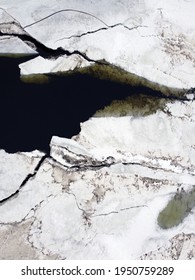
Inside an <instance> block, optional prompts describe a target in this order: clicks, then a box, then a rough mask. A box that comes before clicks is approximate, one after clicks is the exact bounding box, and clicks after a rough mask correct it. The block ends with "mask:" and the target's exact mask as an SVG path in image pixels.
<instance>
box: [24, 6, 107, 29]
mask: <svg viewBox="0 0 195 280" xmlns="http://www.w3.org/2000/svg"><path fill="white" fill-rule="evenodd" d="M63 12H75V13H80V14H84V15H88V16H91V17H93V18H95V19H97V20H98V21H100V22H101V23H103V24H104V25H105V26H108V25H107V24H106V23H105V22H104V21H103V20H101V19H100V18H98V17H96V16H95V15H92V14H90V13H87V12H84V11H80V10H76V9H63V10H60V11H57V12H54V13H52V14H50V15H48V16H46V17H44V18H42V19H40V20H37V21H36V22H33V23H30V24H28V25H25V26H24V28H28V27H30V26H33V25H35V24H37V23H39V22H42V21H44V20H46V19H48V18H50V17H52V16H54V15H56V14H59V13H63Z"/></svg>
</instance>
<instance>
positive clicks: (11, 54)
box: [0, 53, 37, 58]
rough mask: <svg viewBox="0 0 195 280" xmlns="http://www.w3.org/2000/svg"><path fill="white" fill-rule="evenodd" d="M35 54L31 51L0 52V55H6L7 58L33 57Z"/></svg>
mask: <svg viewBox="0 0 195 280" xmlns="http://www.w3.org/2000/svg"><path fill="white" fill-rule="evenodd" d="M36 56H37V54H33V53H0V57H7V58H25V57H26V58H29V57H30V58H34V57H36Z"/></svg>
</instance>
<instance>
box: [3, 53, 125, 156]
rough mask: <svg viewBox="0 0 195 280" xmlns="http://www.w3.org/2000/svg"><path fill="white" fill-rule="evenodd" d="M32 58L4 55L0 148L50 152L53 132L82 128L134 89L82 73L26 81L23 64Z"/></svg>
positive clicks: (68, 133) (66, 134) (66, 133)
mask: <svg viewBox="0 0 195 280" xmlns="http://www.w3.org/2000/svg"><path fill="white" fill-rule="evenodd" d="M28 59H29V57H28V58H25V57H23V58H17V57H15V58H14V57H0V106H1V107H0V120H1V126H0V129H1V132H0V148H1V149H5V150H6V151H7V152H17V151H31V150H34V149H39V150H42V151H46V152H48V151H49V142H50V140H51V137H52V136H53V135H57V136H62V137H71V136H73V135H75V134H78V133H79V131H80V122H83V121H86V120H87V119H88V118H90V117H91V116H92V115H93V114H94V113H95V112H96V111H97V110H98V109H101V108H103V107H104V106H105V105H108V104H109V103H110V102H111V101H112V100H113V99H120V98H124V97H126V96H128V95H129V94H130V93H131V91H130V88H129V86H122V85H120V84H115V83H113V82H109V81H103V80H98V79H96V78H93V77H90V76H89V75H82V74H78V73H77V74H74V75H68V76H56V75H55V76H51V75H50V77H49V80H48V81H47V83H42V84H41V83H39V84H36V83H29V82H28V83H24V82H22V81H21V79H20V73H19V67H18V64H20V63H22V62H24V61H25V60H28Z"/></svg>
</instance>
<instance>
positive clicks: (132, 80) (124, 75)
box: [74, 60, 185, 97]
mask: <svg viewBox="0 0 195 280" xmlns="http://www.w3.org/2000/svg"><path fill="white" fill-rule="evenodd" d="M101 62H102V63H105V64H100V63H96V64H94V65H92V66H89V67H84V68H80V69H76V71H78V72H80V73H83V74H89V75H91V76H93V77H95V78H98V79H100V80H101V79H103V80H109V81H114V82H118V83H122V84H126V85H130V86H133V87H138V86H139V87H140V86H143V87H147V88H150V89H152V90H155V91H159V92H161V93H162V94H164V95H166V96H176V97H182V96H183V95H184V92H185V91H184V90H181V89H177V88H171V87H167V86H164V85H160V84H158V83H155V82H152V81H149V80H147V79H146V78H143V77H141V76H138V75H135V74H133V73H129V72H127V71H125V70H123V69H122V68H120V67H117V66H114V65H111V64H109V63H107V62H106V61H104V60H103V61H101ZM74 71H75V70H74Z"/></svg>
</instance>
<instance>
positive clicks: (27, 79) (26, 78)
mask: <svg viewBox="0 0 195 280" xmlns="http://www.w3.org/2000/svg"><path fill="white" fill-rule="evenodd" d="M20 79H21V81H22V82H24V83H29V84H47V83H49V80H50V78H49V76H48V75H45V74H36V75H22V76H21V77H20Z"/></svg>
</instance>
